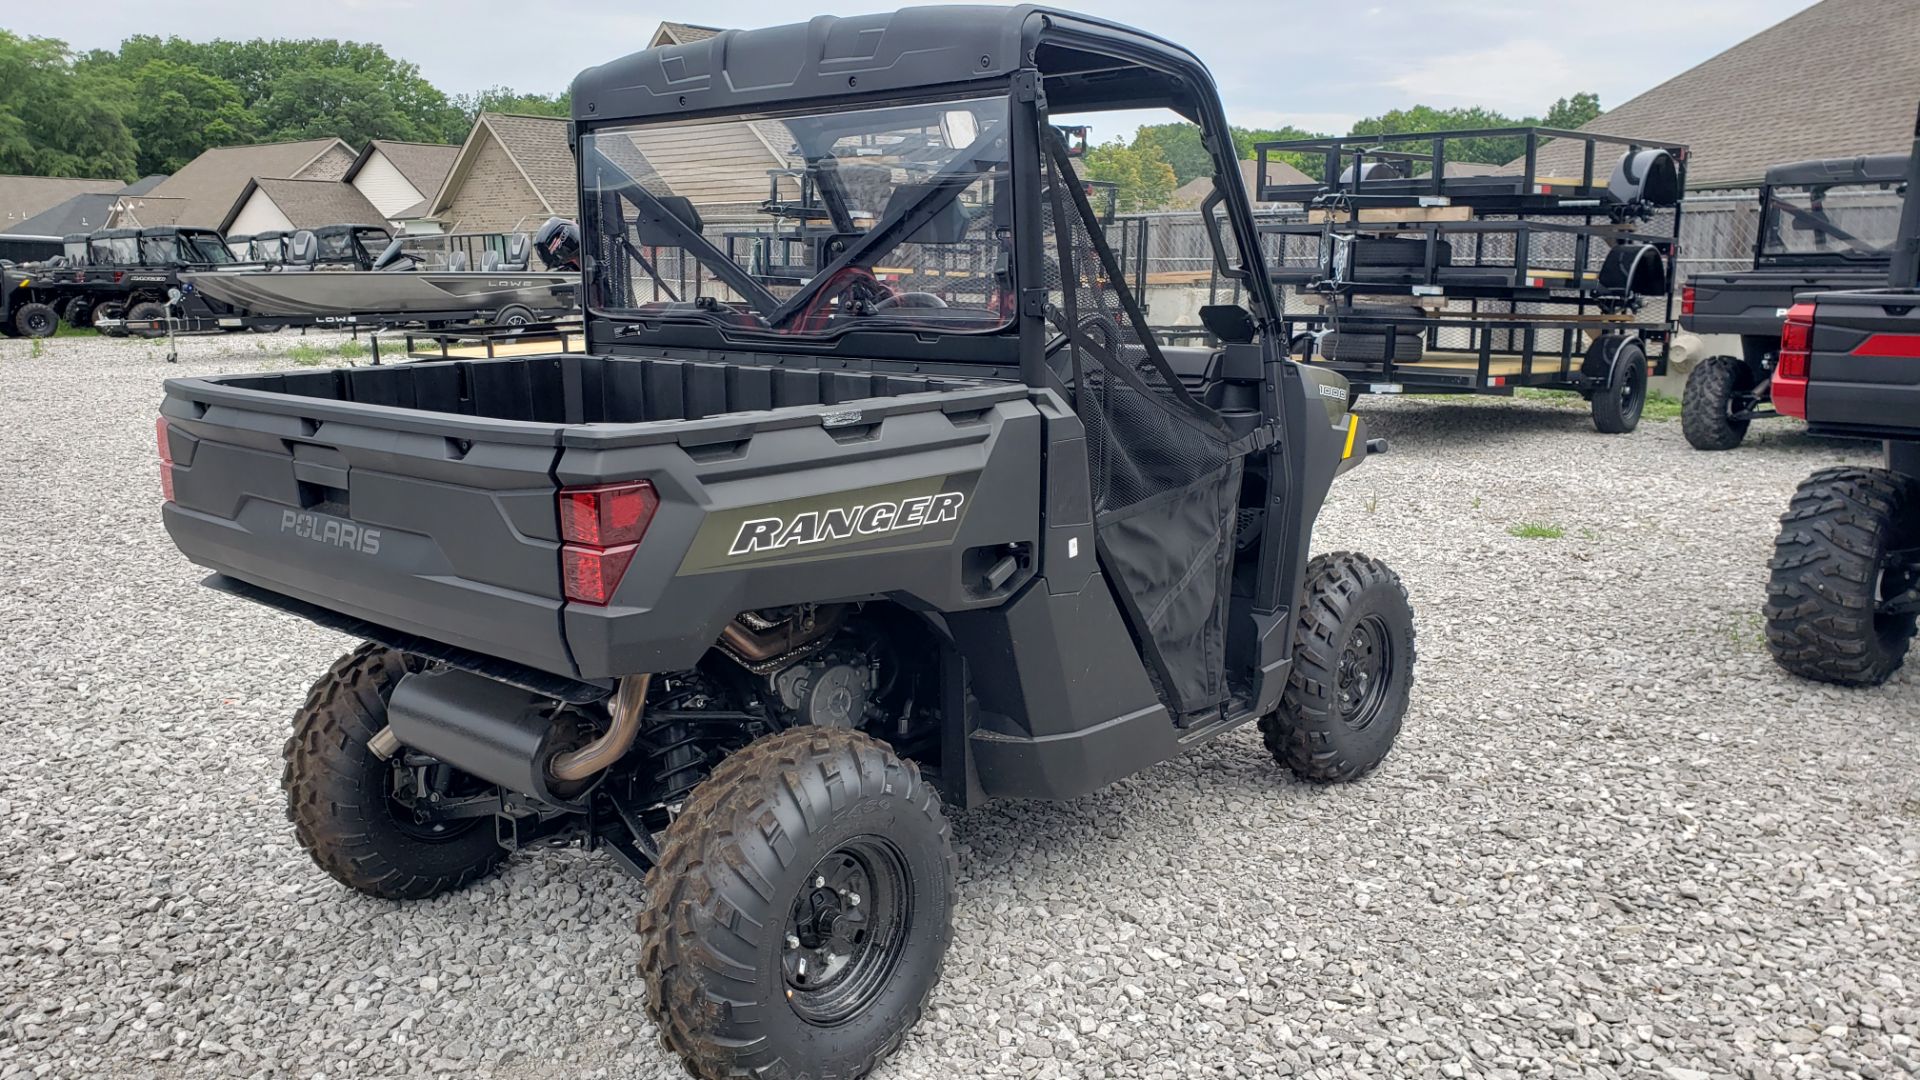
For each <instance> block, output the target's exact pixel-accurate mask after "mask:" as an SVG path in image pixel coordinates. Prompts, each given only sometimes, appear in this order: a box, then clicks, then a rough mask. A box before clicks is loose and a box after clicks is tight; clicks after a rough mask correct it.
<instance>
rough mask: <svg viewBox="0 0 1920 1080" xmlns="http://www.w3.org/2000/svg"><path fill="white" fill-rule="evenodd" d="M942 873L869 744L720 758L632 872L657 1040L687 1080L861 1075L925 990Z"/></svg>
mask: <svg viewBox="0 0 1920 1080" xmlns="http://www.w3.org/2000/svg"><path fill="white" fill-rule="evenodd" d="M957 872H958V865H957V863H956V861H955V859H954V855H953V849H952V846H951V845H950V843H949V841H948V828H947V821H946V817H945V815H943V814H942V813H941V810H940V798H939V796H938V795H937V794H935V792H934V790H933V788H932V787H931V786H929V785H928V784H927V783H926V782H925V781H923V780H922V779H921V777H920V770H919V769H918V768H917V767H916V766H914V765H913V764H912V763H911V762H908V761H903V760H902V759H900V758H899V757H897V756H895V755H894V753H893V752H892V751H891V750H889V749H888V748H887V747H886V746H885V745H884V744H882V743H880V742H878V741H876V740H874V739H872V738H869V737H868V736H866V735H863V734H861V733H859V732H856V731H852V730H848V729H844V728H821V727H800V728H794V729H790V730H788V731H783V732H781V733H779V734H777V735H770V736H768V737H766V738H764V739H761V740H759V741H757V742H755V743H752V744H751V745H749V746H747V747H746V748H745V749H743V750H740V751H738V752H736V753H734V754H732V755H730V756H728V757H727V758H726V760H724V761H722V762H721V763H720V765H719V766H718V767H717V768H715V769H714V771H713V774H712V775H711V776H710V777H709V778H708V779H707V780H706V781H704V782H703V783H701V784H700V786H699V787H697V788H695V789H694V793H693V795H692V797H691V798H690V799H688V800H687V803H686V806H685V808H684V809H683V810H682V811H681V812H680V814H679V816H678V817H676V818H675V819H674V820H673V823H672V824H671V825H670V826H668V828H667V831H666V833H665V835H664V841H663V844H662V854H661V858H660V862H659V864H658V865H656V866H655V867H654V868H653V869H652V870H651V871H649V872H648V874H647V881H646V889H647V907H646V908H645V909H644V910H643V911H642V912H641V914H640V918H639V931H640V972H641V974H642V976H644V977H645V979H646V983H647V995H646V1010H647V1014H648V1015H649V1016H650V1017H652V1019H653V1022H654V1024H655V1025H656V1026H657V1027H658V1028H659V1031H660V1040H661V1042H662V1043H663V1044H664V1045H665V1046H666V1047H667V1049H668V1050H670V1051H671V1052H673V1053H674V1054H677V1055H678V1056H679V1057H680V1059H681V1061H682V1063H683V1064H684V1065H685V1066H686V1068H687V1071H688V1072H690V1073H692V1074H693V1075H694V1076H697V1077H705V1078H720V1077H735V1076H845V1077H860V1076H865V1075H867V1074H868V1073H869V1072H870V1071H871V1070H872V1069H873V1067H874V1066H875V1065H876V1064H877V1063H878V1062H879V1061H880V1060H881V1059H883V1058H885V1057H886V1056H888V1055H889V1054H892V1053H893V1052H894V1051H895V1050H897V1049H899V1047H900V1041H901V1039H902V1038H904V1037H905V1035H906V1032H907V1029H908V1028H910V1027H912V1026H913V1024H914V1022H915V1021H917V1020H918V1019H919V1017H920V1012H921V1010H922V1008H924V1007H925V1004H926V1000H927V995H928V994H929V993H931V992H932V990H933V986H934V983H935V982H936V981H938V979H939V976H940V965H941V962H942V959H943V958H944V956H945V955H946V951H947V945H948V943H949V941H950V940H951V939H952V937H953V881H954V877H955V876H956V874H957Z"/></svg>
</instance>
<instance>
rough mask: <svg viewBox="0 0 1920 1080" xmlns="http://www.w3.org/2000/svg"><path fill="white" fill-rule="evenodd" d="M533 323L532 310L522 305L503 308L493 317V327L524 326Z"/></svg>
mask: <svg viewBox="0 0 1920 1080" xmlns="http://www.w3.org/2000/svg"><path fill="white" fill-rule="evenodd" d="M532 321H533V309H531V308H529V307H527V306H525V305H524V304H513V305H510V306H508V307H503V308H501V309H500V310H499V312H497V313H496V314H495V315H494V316H493V325H495V326H525V325H527V324H528V323H530V322H532Z"/></svg>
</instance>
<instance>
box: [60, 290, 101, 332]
mask: <svg viewBox="0 0 1920 1080" xmlns="http://www.w3.org/2000/svg"><path fill="white" fill-rule="evenodd" d="M60 321H61V322H64V323H66V324H67V325H68V326H71V327H73V328H74V329H75V330H91V329H93V304H92V303H90V302H89V301H87V300H84V299H82V298H80V297H75V298H74V299H73V300H72V301H70V302H69V303H68V304H67V308H66V310H65V311H62V312H61V313H60Z"/></svg>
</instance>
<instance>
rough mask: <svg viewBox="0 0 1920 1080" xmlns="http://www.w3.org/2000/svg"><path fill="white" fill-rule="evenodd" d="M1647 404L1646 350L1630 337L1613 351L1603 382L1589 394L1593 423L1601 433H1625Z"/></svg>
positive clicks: (1638, 422) (1638, 421)
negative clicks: (1605, 383)
mask: <svg viewBox="0 0 1920 1080" xmlns="http://www.w3.org/2000/svg"><path fill="white" fill-rule="evenodd" d="M1646 406H1647V354H1646V352H1645V351H1644V350H1642V349H1641V348H1640V346H1639V345H1638V344H1636V343H1634V342H1632V341H1623V342H1621V343H1620V346H1619V348H1618V349H1616V350H1615V351H1614V354H1613V361H1612V364H1611V366H1610V367H1609V368H1608V375H1607V385H1606V386H1605V387H1603V388H1601V389H1599V390H1596V391H1595V392H1594V395H1593V426H1594V427H1595V428H1598V429H1599V431H1600V434H1602V435H1625V434H1626V433H1627V432H1629V431H1632V430H1633V429H1634V428H1637V427H1639V426H1640V413H1641V411H1642V410H1644V409H1645V408H1646Z"/></svg>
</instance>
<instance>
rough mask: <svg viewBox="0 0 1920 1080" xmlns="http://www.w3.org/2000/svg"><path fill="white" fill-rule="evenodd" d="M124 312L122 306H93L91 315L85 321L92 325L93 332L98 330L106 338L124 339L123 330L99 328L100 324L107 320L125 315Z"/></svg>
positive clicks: (108, 304) (111, 304)
mask: <svg viewBox="0 0 1920 1080" xmlns="http://www.w3.org/2000/svg"><path fill="white" fill-rule="evenodd" d="M125 312H126V307H125V306H124V305H122V304H114V303H106V304H95V305H94V308H93V311H92V313H91V314H89V315H88V316H87V321H88V322H90V323H92V324H93V328H94V329H95V330H99V331H100V332H101V333H103V334H105V335H107V336H108V337H126V336H127V332H126V331H125V330H105V329H102V328H101V326H100V324H101V323H103V322H105V321H107V320H108V319H118V318H119V317H120V316H121V315H123V314H125Z"/></svg>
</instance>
